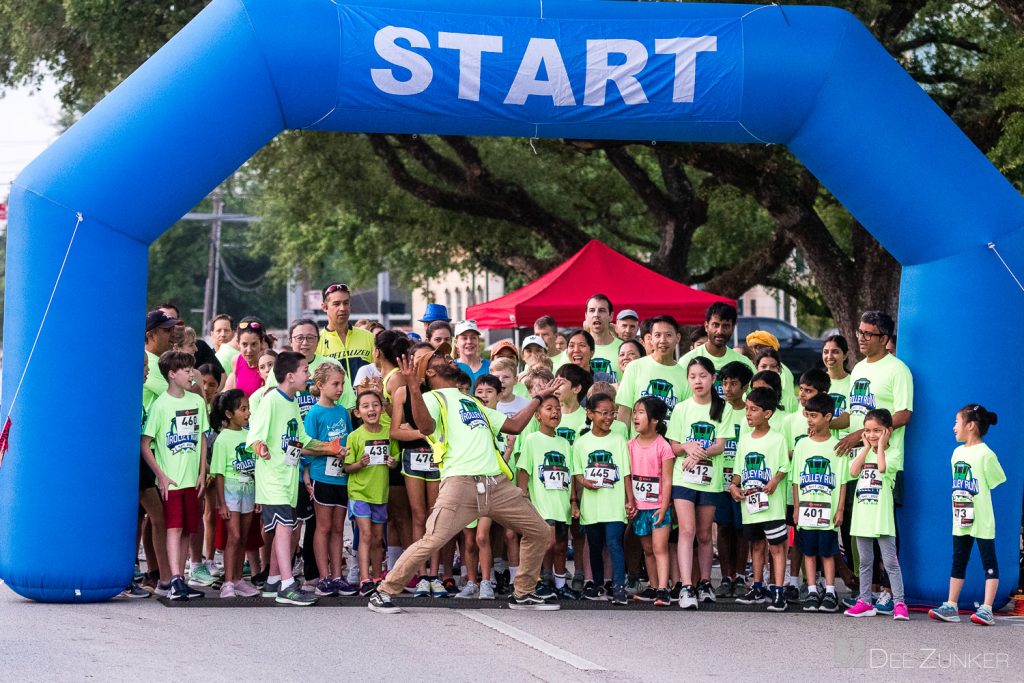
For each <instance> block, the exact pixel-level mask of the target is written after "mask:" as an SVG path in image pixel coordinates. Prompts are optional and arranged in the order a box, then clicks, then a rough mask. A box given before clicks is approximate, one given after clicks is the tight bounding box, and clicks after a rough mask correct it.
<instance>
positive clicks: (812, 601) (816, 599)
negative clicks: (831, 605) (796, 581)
mask: <svg viewBox="0 0 1024 683" xmlns="http://www.w3.org/2000/svg"><path fill="white" fill-rule="evenodd" d="M823 601H824V598H823V597H822V596H821V593H819V592H818V591H814V592H813V593H811V592H809V591H808V593H807V597H806V598H804V599H803V601H802V602H801V603H800V605H801V606H802V607H803V609H804V611H805V612H817V611H818V610H820V609H821V603H822V602H823Z"/></svg>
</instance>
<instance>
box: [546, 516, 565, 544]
mask: <svg viewBox="0 0 1024 683" xmlns="http://www.w3.org/2000/svg"><path fill="white" fill-rule="evenodd" d="M544 521H545V522H547V523H548V526H550V527H554V528H555V539H556V540H559V541H564V540H566V539H567V538H569V525H568V524H566V523H565V522H559V521H558V520H555V519H545V520H544Z"/></svg>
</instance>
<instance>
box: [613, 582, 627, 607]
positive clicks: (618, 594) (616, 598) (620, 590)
mask: <svg viewBox="0 0 1024 683" xmlns="http://www.w3.org/2000/svg"><path fill="white" fill-rule="evenodd" d="M612 604H613V605H628V604H629V594H628V593H627V592H626V587H625V586H612Z"/></svg>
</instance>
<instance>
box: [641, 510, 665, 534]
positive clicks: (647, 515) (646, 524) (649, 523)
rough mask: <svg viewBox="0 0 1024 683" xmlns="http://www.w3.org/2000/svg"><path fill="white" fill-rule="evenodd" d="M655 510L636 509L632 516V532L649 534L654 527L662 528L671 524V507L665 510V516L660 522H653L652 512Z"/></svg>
mask: <svg viewBox="0 0 1024 683" xmlns="http://www.w3.org/2000/svg"><path fill="white" fill-rule="evenodd" d="M656 512H657V510H637V511H636V517H634V518H633V533H634V534H636V535H637V536H650V535H651V533H652V532H653V531H654V530H655V529H662V528H664V527H667V526H671V524H672V508H668V509H667V510H665V517H664V519H662V520H661V524H657V525H656V524H655V523H654V513H656Z"/></svg>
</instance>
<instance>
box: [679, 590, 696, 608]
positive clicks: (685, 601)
mask: <svg viewBox="0 0 1024 683" xmlns="http://www.w3.org/2000/svg"><path fill="white" fill-rule="evenodd" d="M679 607H680V608H682V609H697V594H696V593H695V592H694V590H693V586H683V589H682V590H681V591H680V592H679Z"/></svg>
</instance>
